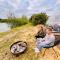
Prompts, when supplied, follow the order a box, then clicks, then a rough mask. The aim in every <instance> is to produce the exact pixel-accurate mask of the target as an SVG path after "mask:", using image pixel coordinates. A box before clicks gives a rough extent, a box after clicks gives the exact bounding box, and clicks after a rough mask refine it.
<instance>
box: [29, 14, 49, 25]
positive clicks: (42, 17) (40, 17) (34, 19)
mask: <svg viewBox="0 0 60 60" xmlns="http://www.w3.org/2000/svg"><path fill="white" fill-rule="evenodd" d="M47 20H48V15H47V14H46V13H39V14H33V15H32V16H31V18H30V19H29V21H30V22H31V23H32V24H33V25H37V24H46V22H47Z"/></svg>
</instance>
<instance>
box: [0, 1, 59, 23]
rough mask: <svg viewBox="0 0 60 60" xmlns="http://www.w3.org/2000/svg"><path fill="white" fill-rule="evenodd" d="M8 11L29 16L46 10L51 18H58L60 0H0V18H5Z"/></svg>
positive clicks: (16, 14) (18, 15)
mask: <svg viewBox="0 0 60 60" xmlns="http://www.w3.org/2000/svg"><path fill="white" fill-rule="evenodd" d="M9 12H12V13H14V15H15V16H16V17H20V16H22V15H26V16H31V15H32V14H35V13H40V12H46V13H47V14H48V15H49V16H50V17H51V18H49V20H51V21H52V20H53V22H54V21H55V20H56V22H57V19H58V21H60V20H59V18H60V17H59V16H60V0H0V18H7V15H8V14H9Z"/></svg>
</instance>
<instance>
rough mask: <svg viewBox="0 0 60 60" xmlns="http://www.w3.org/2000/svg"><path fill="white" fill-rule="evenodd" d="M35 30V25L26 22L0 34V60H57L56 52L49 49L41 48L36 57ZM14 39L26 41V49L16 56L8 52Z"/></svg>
mask: <svg viewBox="0 0 60 60" xmlns="http://www.w3.org/2000/svg"><path fill="white" fill-rule="evenodd" d="M36 31H37V26H32V25H31V24H27V25H24V26H21V27H16V28H13V29H12V30H11V31H10V32H8V33H6V34H2V33H1V34H2V36H1V37H0V60H58V59H59V58H60V57H59V53H58V57H57V55H56V52H55V51H54V50H53V49H52V48H50V49H46V51H45V49H42V51H41V52H40V53H39V55H38V56H37V57H36V53H35V52H34V47H35V37H34V36H35V34H36ZM1 34H0V35H1ZM16 41H26V42H27V43H28V49H27V51H26V52H25V53H24V54H22V55H19V56H18V57H16V56H14V55H13V54H11V52H10V46H11V44H12V43H14V42H16Z"/></svg>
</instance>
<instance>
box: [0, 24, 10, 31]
mask: <svg viewBox="0 0 60 60" xmlns="http://www.w3.org/2000/svg"><path fill="white" fill-rule="evenodd" d="M10 29H11V28H10V25H8V24H7V23H0V32H7V31H9V30H10Z"/></svg>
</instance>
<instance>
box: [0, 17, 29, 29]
mask: <svg viewBox="0 0 60 60" xmlns="http://www.w3.org/2000/svg"><path fill="white" fill-rule="evenodd" d="M0 22H4V23H8V24H10V25H11V28H14V27H17V26H22V25H25V24H27V23H28V19H27V17H25V16H22V17H21V18H11V19H2V20H0Z"/></svg>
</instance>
